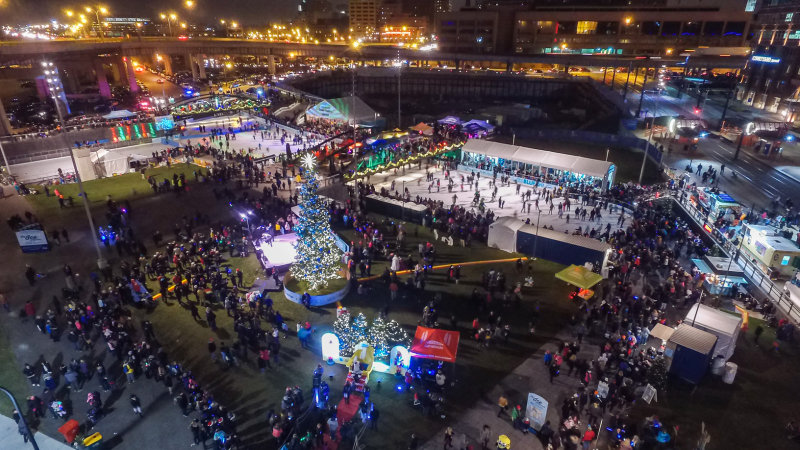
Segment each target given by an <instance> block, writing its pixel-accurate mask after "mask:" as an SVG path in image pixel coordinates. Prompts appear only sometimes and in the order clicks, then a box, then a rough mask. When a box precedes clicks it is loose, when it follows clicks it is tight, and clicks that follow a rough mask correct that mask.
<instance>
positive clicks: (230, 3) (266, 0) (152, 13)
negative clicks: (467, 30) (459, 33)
mask: <svg viewBox="0 0 800 450" xmlns="http://www.w3.org/2000/svg"><path fill="white" fill-rule="evenodd" d="M431 1H432V0H431ZM299 2H300V0H195V6H194V8H193V9H191V10H187V9H186V8H184V6H183V4H184V0H0V24H25V23H44V22H47V21H50V20H52V19H55V20H58V21H63V20H64V19H66V16H65V15H64V10H66V9H72V10H74V11H77V10H79V9H82V8H83V7H85V6H87V5H97V4H99V5H101V6H105V7H107V8H109V10H110V11H111V15H112V16H113V17H147V18H151V19H157V18H158V16H159V14H160V13H162V12H173V11H174V12H175V13H177V14H178V16H179V17H180V20H187V21H189V22H194V23H211V22H216V21H217V20H218V19H221V18H228V19H236V20H238V21H239V22H240V23H242V24H244V25H264V24H267V23H270V22H272V21H283V20H288V19H293V18H295V17H296V16H297V6H298V4H299ZM331 3H333V4H338V3H347V0H333V1H331ZM464 3H465V0H452V4H453V7H454V8H455V9H458V8H459V7H461V6H463V5H464ZM472 3H473V4H475V3H476V2H475V1H473V2H472Z"/></svg>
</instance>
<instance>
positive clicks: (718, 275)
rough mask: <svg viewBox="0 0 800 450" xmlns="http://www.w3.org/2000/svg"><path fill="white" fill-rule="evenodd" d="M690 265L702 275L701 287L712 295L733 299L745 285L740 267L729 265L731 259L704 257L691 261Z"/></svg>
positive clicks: (745, 281) (745, 280) (733, 264)
mask: <svg viewBox="0 0 800 450" xmlns="http://www.w3.org/2000/svg"><path fill="white" fill-rule="evenodd" d="M692 263H693V264H694V265H695V267H697V270H699V271H700V273H702V274H703V276H704V280H703V286H704V287H705V288H706V290H708V292H709V293H710V294H712V295H724V296H729V297H733V296H735V295H736V294H737V293H738V291H739V289H740V288H741V289H742V290H743V289H744V285H745V284H747V279H746V278H745V277H744V272H743V271H742V269H741V267H739V265H738V264H736V263H731V258H728V257H718V256H708V255H705V256H703V259H696V258H695V259H692ZM745 292H746V291H745Z"/></svg>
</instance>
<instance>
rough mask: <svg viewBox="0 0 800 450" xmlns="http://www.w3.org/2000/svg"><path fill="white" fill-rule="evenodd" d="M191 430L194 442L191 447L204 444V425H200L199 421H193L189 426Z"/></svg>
mask: <svg viewBox="0 0 800 450" xmlns="http://www.w3.org/2000/svg"><path fill="white" fill-rule="evenodd" d="M189 430H191V431H192V439H193V440H194V442H193V443H192V445H190V447H194V446H195V445H199V444H200V443H201V442H203V425H202V424H201V423H200V420H199V419H194V420H192V423H190V424H189Z"/></svg>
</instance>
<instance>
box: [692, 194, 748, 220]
mask: <svg viewBox="0 0 800 450" xmlns="http://www.w3.org/2000/svg"><path fill="white" fill-rule="evenodd" d="M691 200H692V203H694V204H695V206H696V207H697V209H699V210H702V211H703V212H705V213H706V214H708V220H710V221H712V222H714V221H716V220H717V219H720V218H721V219H724V220H728V221H729V222H731V223H732V224H733V225H734V226H736V225H738V223H739V217H740V216H741V214H742V205H740V204H739V203H738V202H737V201H736V200H734V199H733V197H731V196H730V195H728V194H727V193H725V192H722V191H717V190H712V189H711V188H702V189H698V190H697V192H696V193H695V194H694V195H692V198H691Z"/></svg>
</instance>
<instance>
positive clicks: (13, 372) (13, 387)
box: [0, 330, 28, 417]
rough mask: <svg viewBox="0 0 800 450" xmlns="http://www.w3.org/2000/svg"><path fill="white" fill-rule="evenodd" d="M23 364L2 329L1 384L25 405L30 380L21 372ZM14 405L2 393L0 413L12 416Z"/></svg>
mask: <svg viewBox="0 0 800 450" xmlns="http://www.w3.org/2000/svg"><path fill="white" fill-rule="evenodd" d="M21 367H22V365H21V364H19V363H18V362H17V358H16V357H15V356H14V352H13V351H12V350H11V344H10V343H9V342H8V338H7V337H6V334H5V332H4V331H2V330H0V386H3V387H4V388H6V389H8V390H9V391H11V392H12V393H14V395H15V396H16V400H17V403H19V404H21V405H22V407H23V408H26V406H25V397H24V395H25V394H26V393H27V392H28V380H27V379H25V375H23V374H22V372H21ZM12 411H14V407H13V405H12V404H11V401H10V400H9V399H8V397H7V396H5V395H4V394H0V414H3V415H5V416H8V417H11V413H12Z"/></svg>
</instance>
